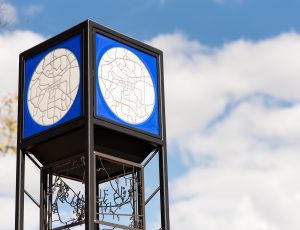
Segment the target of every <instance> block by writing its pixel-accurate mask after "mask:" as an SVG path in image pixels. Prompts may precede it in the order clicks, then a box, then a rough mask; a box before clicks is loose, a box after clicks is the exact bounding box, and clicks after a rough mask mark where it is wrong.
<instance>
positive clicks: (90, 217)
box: [83, 21, 96, 230]
mask: <svg viewBox="0 0 300 230" xmlns="http://www.w3.org/2000/svg"><path fill="white" fill-rule="evenodd" d="M91 30H92V29H91V25H90V21H87V23H86V26H85V29H84V37H83V40H84V42H83V47H84V49H83V59H84V61H83V63H84V66H83V74H84V77H83V78H84V83H85V84H86V87H84V88H85V92H84V96H85V105H84V109H85V117H86V128H85V129H86V141H85V142H86V148H85V156H86V157H85V172H86V174H85V176H86V179H85V229H86V230H94V229H96V224H95V219H96V205H95V203H96V178H95V154H94V121H93V119H94V112H93V111H94V108H93V107H94V76H93V70H92V67H91V66H92V65H93V63H92V61H91V60H93V58H92V57H93V53H92V51H91V50H92V48H91V47H92V46H93V43H94V42H93V37H92V36H91Z"/></svg>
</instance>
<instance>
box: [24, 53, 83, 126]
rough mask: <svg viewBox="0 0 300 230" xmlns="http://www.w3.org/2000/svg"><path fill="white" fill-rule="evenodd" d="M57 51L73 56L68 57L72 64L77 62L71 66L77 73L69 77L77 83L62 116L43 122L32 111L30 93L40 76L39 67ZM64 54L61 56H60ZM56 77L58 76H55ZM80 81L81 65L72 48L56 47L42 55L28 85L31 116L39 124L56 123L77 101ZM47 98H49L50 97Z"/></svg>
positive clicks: (70, 80) (48, 124)
mask: <svg viewBox="0 0 300 230" xmlns="http://www.w3.org/2000/svg"><path fill="white" fill-rule="evenodd" d="M55 52H65V53H66V55H67V56H68V57H69V56H70V57H71V58H72V60H71V61H70V60H69V58H68V61H69V64H70V65H71V64H72V62H75V66H74V64H72V66H70V69H71V68H72V69H74V70H75V71H74V72H75V73H73V74H70V75H69V77H70V78H69V82H68V83H70V82H75V83H76V84H75V87H72V90H71V93H72V95H71V99H72V100H71V102H70V103H69V104H68V105H67V108H66V109H65V110H64V111H63V112H62V113H61V116H60V117H59V118H58V119H56V120H55V121H54V119H53V121H49V120H48V121H47V122H45V123H44V122H41V121H40V120H39V119H38V118H36V115H35V114H34V111H32V106H30V101H31V100H32V99H31V98H30V94H31V91H32V84H33V80H35V78H38V77H37V75H38V74H37V70H38V68H41V66H43V64H44V62H45V60H46V59H47V58H49V57H50V56H51V55H54V54H55ZM62 56H63V55H62ZM62 56H60V58H61V57H62ZM48 61H49V60H48ZM54 61H55V60H53V59H50V63H51V62H54ZM50 63H47V64H46V66H47V65H49V64H50ZM42 71H44V70H42ZM46 77H47V76H46ZM54 77H57V76H54ZM62 77H63V76H62ZM62 77H61V78H62ZM80 81H81V79H80V65H79V61H78V59H77V57H76V55H75V54H74V53H73V52H72V51H71V50H69V49H67V48H56V49H53V50H51V51H49V52H48V53H47V54H46V55H44V56H43V57H42V59H41V60H40V62H39V64H38V65H37V66H36V68H35V70H34V72H33V74H32V76H31V79H30V82H29V86H28V91H27V108H28V111H29V114H30V116H31V118H32V119H33V120H34V122H36V123H37V124H38V125H41V126H51V125H54V124H56V123H57V122H59V121H60V120H61V119H63V118H64V117H65V115H66V114H67V113H68V112H69V110H70V109H71V108H72V105H73V103H74V101H75V99H76V97H77V94H78V90H79V85H80ZM47 99H49V97H48V98H47Z"/></svg>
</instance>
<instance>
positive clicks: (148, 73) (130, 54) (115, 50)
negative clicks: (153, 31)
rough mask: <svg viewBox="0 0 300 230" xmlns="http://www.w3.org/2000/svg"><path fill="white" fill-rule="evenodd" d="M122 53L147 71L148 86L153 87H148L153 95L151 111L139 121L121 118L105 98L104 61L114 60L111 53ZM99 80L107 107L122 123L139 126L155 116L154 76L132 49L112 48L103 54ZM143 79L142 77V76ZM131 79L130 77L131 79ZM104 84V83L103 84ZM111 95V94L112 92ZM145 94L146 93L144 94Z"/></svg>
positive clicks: (99, 67) (145, 75)
mask: <svg viewBox="0 0 300 230" xmlns="http://www.w3.org/2000/svg"><path fill="white" fill-rule="evenodd" d="M118 50H119V51H120V50H122V51H123V52H125V53H126V56H127V54H129V56H131V58H133V59H134V60H135V61H138V62H139V64H140V66H141V68H142V69H143V70H145V72H146V74H144V77H145V78H146V79H147V80H148V84H149V85H151V87H150V88H149V87H148V92H149V89H151V90H150V91H151V93H150V98H151V99H150V100H151V101H152V104H151V106H148V107H150V109H148V113H147V115H146V116H143V117H142V118H139V120H138V121H135V122H134V121H132V120H129V119H126V118H124V116H120V115H119V114H118V113H117V112H116V111H115V110H114V109H112V105H111V103H110V101H108V99H107V98H106V96H105V92H104V91H105V89H104V83H103V79H102V78H103V76H102V75H103V73H102V65H103V63H102V62H103V61H104V59H105V58H106V59H107V58H108V59H112V57H111V56H110V55H109V54H111V53H116V52H117V51H118ZM126 60H127V61H128V60H129V61H132V60H130V59H128V57H127V59H126ZM97 75H98V76H97V78H98V86H99V88H100V91H101V94H102V98H103V99H104V101H105V103H106V105H107V106H108V108H109V109H110V111H111V112H112V113H113V114H114V115H115V116H116V117H117V118H119V119H120V120H121V121H123V122H125V123H128V124H131V125H139V124H142V123H144V122H146V121H147V120H148V119H149V118H150V117H151V115H152V114H153V112H154V110H155V106H156V95H155V86H154V82H153V79H152V76H151V74H150V71H149V70H148V68H147V67H146V64H145V63H144V62H143V61H142V60H141V58H140V57H139V56H138V55H136V54H135V53H134V52H133V51H131V50H130V49H128V48H125V47H123V46H114V47H112V48H109V49H107V50H106V51H105V52H104V53H103V54H102V56H101V57H100V60H99V62H98V73H97ZM141 77H142V76H141ZM129 79H130V77H129ZM101 82H102V83H101ZM110 93H111V92H110ZM144 93H145V92H144ZM144 97H145V95H144Z"/></svg>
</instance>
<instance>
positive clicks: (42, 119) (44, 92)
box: [27, 48, 80, 126]
mask: <svg viewBox="0 0 300 230" xmlns="http://www.w3.org/2000/svg"><path fill="white" fill-rule="evenodd" d="M79 82H80V69H79V64H78V61H77V59H76V57H75V55H74V54H73V53H72V52H71V51H70V50H68V49H61V48H59V49H55V50H53V51H52V52H50V53H48V54H47V55H46V56H45V57H44V58H43V59H42V60H41V62H40V63H39V64H38V66H37V67H36V69H35V72H34V74H33V75H32V79H31V81H30V84H29V90H28V99H27V101H28V109H29V113H30V115H31V116H32V118H33V120H34V121H35V122H37V123H38V124H40V125H43V126H47V125H52V124H54V123H56V122H58V121H59V120H60V119H62V118H63V116H64V115H65V114H66V113H67V112H68V111H69V109H70V108H71V106H72V104H73V102H74V100H75V97H76V95H77V92H78V87H79Z"/></svg>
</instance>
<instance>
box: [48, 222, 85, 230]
mask: <svg viewBox="0 0 300 230" xmlns="http://www.w3.org/2000/svg"><path fill="white" fill-rule="evenodd" d="M84 223H85V221H84V220H83V221H79V222H76V223H72V224H67V225H64V226H61V227H58V228H52V229H51V230H65V229H68V228H72V227H75V226H78V225H82V224H84Z"/></svg>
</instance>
